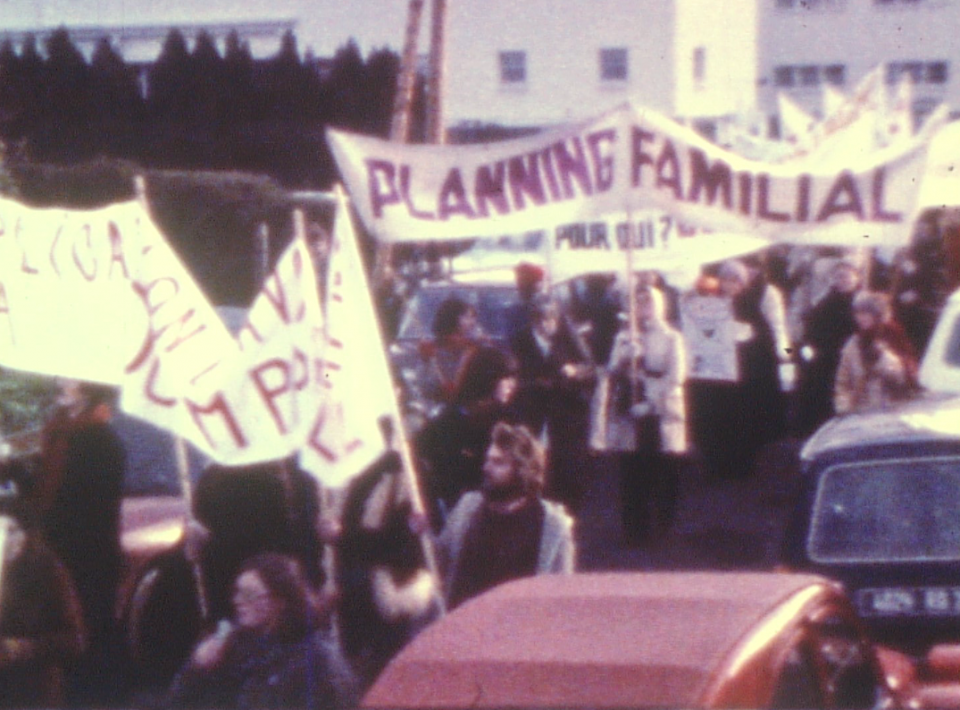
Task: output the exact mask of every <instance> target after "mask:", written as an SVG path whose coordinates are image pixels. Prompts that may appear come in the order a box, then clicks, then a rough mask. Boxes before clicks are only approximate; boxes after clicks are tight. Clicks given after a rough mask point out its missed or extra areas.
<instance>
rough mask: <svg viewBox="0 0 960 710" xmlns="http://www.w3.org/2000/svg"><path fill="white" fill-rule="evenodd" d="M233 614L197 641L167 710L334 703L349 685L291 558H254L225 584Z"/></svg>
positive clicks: (349, 702)
mask: <svg viewBox="0 0 960 710" xmlns="http://www.w3.org/2000/svg"><path fill="white" fill-rule="evenodd" d="M231 599H232V602H233V607H234V614H233V615H232V618H231V621H229V622H228V621H224V622H223V623H222V624H221V625H220V627H219V628H218V630H217V632H216V633H214V634H212V635H210V636H208V637H207V638H205V639H204V640H203V641H201V642H200V643H199V644H198V645H197V647H196V649H195V650H194V652H193V655H192V656H191V658H190V660H189V661H188V662H187V664H186V665H185V666H184V668H183V669H182V670H181V672H180V673H178V675H177V677H176V678H175V679H174V682H173V684H172V686H171V688H170V692H169V695H168V697H167V698H166V703H167V707H170V708H341V707H353V705H354V703H355V702H356V701H357V692H356V682H355V680H354V678H353V676H352V673H351V672H350V670H349V668H348V667H347V665H346V663H345V662H344V661H343V658H342V656H341V655H340V653H339V648H338V645H337V644H336V642H335V641H334V640H333V639H332V638H331V637H330V636H329V635H328V634H327V633H326V632H325V631H324V626H325V625H324V623H323V621H322V619H320V618H319V617H318V612H317V609H316V606H315V603H314V599H313V598H312V596H311V592H310V589H309V585H308V584H307V582H306V580H305V579H304V578H303V576H302V574H301V572H300V568H299V565H298V564H297V562H296V560H294V559H293V558H291V557H288V556H286V555H281V554H278V553H265V554H262V555H256V556H254V557H252V558H250V559H249V560H247V561H246V562H245V563H244V564H243V566H242V567H241V568H240V569H239V570H238V574H237V576H236V580H235V582H234V584H233V585H232V590H231Z"/></svg>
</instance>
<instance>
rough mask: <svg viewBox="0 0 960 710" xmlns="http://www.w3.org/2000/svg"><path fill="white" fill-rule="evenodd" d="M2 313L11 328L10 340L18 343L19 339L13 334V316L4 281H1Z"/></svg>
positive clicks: (0, 307)
mask: <svg viewBox="0 0 960 710" xmlns="http://www.w3.org/2000/svg"><path fill="white" fill-rule="evenodd" d="M0 315H3V316H6V318H7V325H8V326H9V329H10V342H11V343H16V342H17V339H16V338H15V337H14V335H13V318H12V317H11V316H10V300H9V298H7V289H6V287H5V286H4V285H3V282H2V281H0Z"/></svg>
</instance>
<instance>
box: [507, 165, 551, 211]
mask: <svg viewBox="0 0 960 710" xmlns="http://www.w3.org/2000/svg"><path fill="white" fill-rule="evenodd" d="M539 164H540V161H539V160H538V159H537V153H530V154H529V155H527V156H526V161H524V156H522V155H517V156H514V157H513V158H510V160H508V161H507V181H508V182H509V183H510V195H511V196H512V197H513V204H514V207H515V208H516V209H517V210H522V209H525V208H526V206H527V201H526V197H524V195H526V196H527V197H529V198H530V200H531V201H532V202H533V204H535V205H542V204H545V203H546V201H547V196H546V194H545V193H544V191H543V182H542V181H541V180H540V168H539Z"/></svg>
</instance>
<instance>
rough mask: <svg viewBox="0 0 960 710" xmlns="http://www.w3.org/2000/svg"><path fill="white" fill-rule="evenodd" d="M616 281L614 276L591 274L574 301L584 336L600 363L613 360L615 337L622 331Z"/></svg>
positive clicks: (594, 356) (574, 311)
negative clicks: (614, 289)
mask: <svg viewBox="0 0 960 710" xmlns="http://www.w3.org/2000/svg"><path fill="white" fill-rule="evenodd" d="M614 283H615V280H614V277H613V276H612V275H608V274H588V275H587V276H586V277H584V284H583V290H582V293H580V294H578V295H577V298H576V299H575V300H574V302H573V314H572V315H573V317H574V319H575V320H576V321H577V323H579V324H582V326H581V327H582V332H583V339H584V340H585V341H586V343H587V346H588V347H589V348H590V355H591V358H592V359H593V361H594V362H598V363H604V362H607V360H609V359H610V349H611V348H612V347H613V339H614V338H616V337H617V333H618V332H619V331H620V325H621V321H620V311H621V309H620V299H619V298H618V297H617V295H616V294H615V293H614V292H613V287H614Z"/></svg>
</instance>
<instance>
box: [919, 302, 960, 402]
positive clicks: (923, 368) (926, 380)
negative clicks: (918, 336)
mask: <svg viewBox="0 0 960 710" xmlns="http://www.w3.org/2000/svg"><path fill="white" fill-rule="evenodd" d="M920 384H921V385H923V386H924V387H925V388H926V389H928V390H930V391H932V392H950V393H955V394H960V289H958V290H957V291H954V292H953V294H951V295H950V297H949V298H948V299H947V301H946V302H945V303H944V304H943V310H942V311H941V313H940V319H939V320H938V321H937V326H936V328H934V330H933V335H932V336H931V337H930V342H929V344H928V345H927V350H926V352H925V353H924V355H923V360H922V361H921V363H920Z"/></svg>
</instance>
